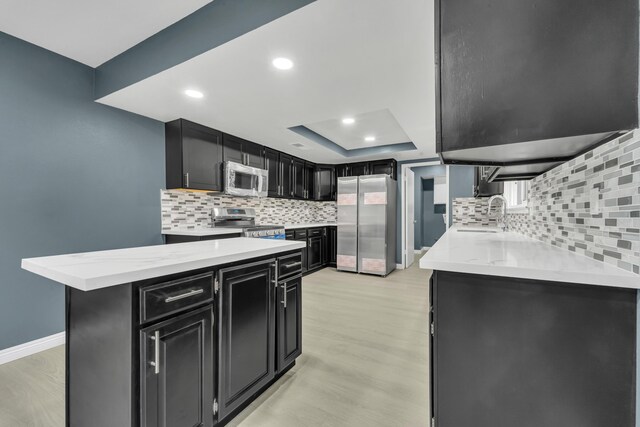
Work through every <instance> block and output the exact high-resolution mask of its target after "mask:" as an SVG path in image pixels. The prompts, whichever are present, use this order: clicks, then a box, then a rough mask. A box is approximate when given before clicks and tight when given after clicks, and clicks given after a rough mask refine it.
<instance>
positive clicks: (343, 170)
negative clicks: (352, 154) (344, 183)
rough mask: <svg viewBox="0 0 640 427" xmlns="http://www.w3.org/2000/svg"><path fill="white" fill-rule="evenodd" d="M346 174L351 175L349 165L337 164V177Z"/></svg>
mask: <svg viewBox="0 0 640 427" xmlns="http://www.w3.org/2000/svg"><path fill="white" fill-rule="evenodd" d="M345 176H351V175H350V173H349V165H337V166H336V177H338V178H343V177H345Z"/></svg>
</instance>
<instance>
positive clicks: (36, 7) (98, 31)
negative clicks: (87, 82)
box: [0, 0, 211, 67]
mask: <svg viewBox="0 0 640 427" xmlns="http://www.w3.org/2000/svg"><path fill="white" fill-rule="evenodd" d="M210 2H211V0H179V1H176V0H0V11H2V13H0V31H3V32H5V33H8V34H11V35H12V36H14V37H18V38H20V39H23V40H26V41H28V42H30V43H33V44H36V45H38V46H41V47H44V48H45V49H48V50H51V51H53V52H56V53H59V54H60V55H63V56H66V57H68V58H71V59H75V60H76V61H78V62H82V63H83V64H86V65H89V66H91V67H97V66H98V65H100V64H102V63H104V62H106V61H108V60H109V59H111V58H113V57H114V56H116V55H118V54H120V53H122V52H124V51H125V50H127V49H129V48H130V47H132V46H135V45H136V44H138V43H140V42H141V41H143V40H145V39H146V38H148V37H150V36H152V35H153V34H155V33H157V32H158V31H160V30H162V29H163V28H165V27H168V26H169V25H171V24H173V23H174V22H177V21H179V20H180V19H182V18H184V17H185V16H187V15H189V14H191V13H192V12H194V11H196V10H198V9H200V8H201V7H202V6H204V5H205V4H207V3H210Z"/></svg>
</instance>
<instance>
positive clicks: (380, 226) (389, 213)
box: [336, 175, 397, 276]
mask: <svg viewBox="0 0 640 427" xmlns="http://www.w3.org/2000/svg"><path fill="white" fill-rule="evenodd" d="M396 190H397V183H396V181H394V180H393V179H391V177H390V176H389V175H364V176H360V177H345V178H338V197H337V204H338V248H337V249H338V253H337V258H336V263H337V268H338V270H341V271H352V272H358V273H367V274H377V275H380V276H386V275H387V274H389V273H390V272H391V271H393V270H394V269H395V268H396Z"/></svg>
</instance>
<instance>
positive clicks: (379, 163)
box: [369, 159, 397, 179]
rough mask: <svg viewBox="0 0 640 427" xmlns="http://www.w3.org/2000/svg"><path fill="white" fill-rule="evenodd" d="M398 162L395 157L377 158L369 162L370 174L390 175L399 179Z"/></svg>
mask: <svg viewBox="0 0 640 427" xmlns="http://www.w3.org/2000/svg"><path fill="white" fill-rule="evenodd" d="M396 169H397V162H396V161H395V159H386V160H376V161H373V162H369V175H381V174H384V175H389V176H390V177H391V179H397V172H396Z"/></svg>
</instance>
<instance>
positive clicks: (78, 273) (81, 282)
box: [22, 237, 306, 291]
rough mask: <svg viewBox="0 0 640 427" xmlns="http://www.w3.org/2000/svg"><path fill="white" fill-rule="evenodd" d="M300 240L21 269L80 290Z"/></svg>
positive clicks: (223, 243) (145, 251)
mask: <svg viewBox="0 0 640 427" xmlns="http://www.w3.org/2000/svg"><path fill="white" fill-rule="evenodd" d="M305 246H306V244H305V242H298V241H294V240H269V239H252V238H247V237H236V238H232V239H222V240H206V241H202V242H190V243H177V244H173V245H157V246H144V247H139V248H129V249H116V250H110V251H98V252H85V253H80V254H70V255H56V256H48V257H40V258H25V259H23V260H22V268H23V269H25V270H28V271H31V272H32V273H36V274H39V275H40V276H44V277H46V278H48V279H51V280H55V281H56V282H60V283H62V284H64V285H67V286H71V287H73V288H76V289H80V290H83V291H91V290H95V289H101V288H106V287H108V286H114V285H120V284H123V283H129V282H134V281H137V280H143V279H151V278H153V277H160V276H166V275H168V274H174V273H181V272H184V271H189V270H195V269H198V268H205V267H212V266H216V265H222V264H228V263H231V262H236V261H243V260H248V259H251V258H258V257H261V256H266V255H273V254H277V253H281V252H287V251H292V250H295V249H301V248H304V247H305Z"/></svg>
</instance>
